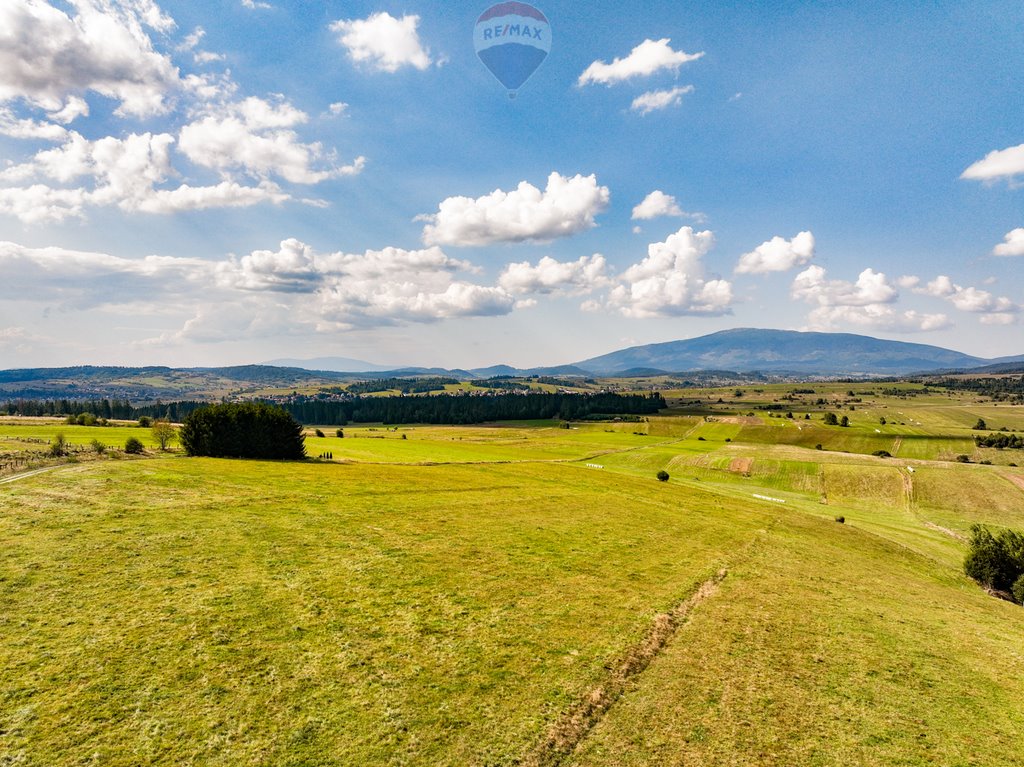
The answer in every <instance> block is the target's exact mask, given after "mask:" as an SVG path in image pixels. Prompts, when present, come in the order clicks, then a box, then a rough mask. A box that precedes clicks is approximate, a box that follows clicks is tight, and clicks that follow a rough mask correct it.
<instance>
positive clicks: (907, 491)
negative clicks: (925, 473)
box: [900, 471, 914, 510]
mask: <svg viewBox="0 0 1024 767" xmlns="http://www.w3.org/2000/svg"><path fill="white" fill-rule="evenodd" d="M900 477H902V478H903V494H904V495H905V496H906V499H907V509H908V510H911V509H913V507H914V478H913V477H912V476H910V473H909V472H906V471H901V472H900Z"/></svg>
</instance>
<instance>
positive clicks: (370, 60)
mask: <svg viewBox="0 0 1024 767" xmlns="http://www.w3.org/2000/svg"><path fill="white" fill-rule="evenodd" d="M419 23H420V17H419V16H408V15H407V16H402V18H400V19H398V18H395V17H394V16H392V15H391V14H390V13H387V12H386V11H382V12H378V13H374V14H371V15H370V16H369V17H368V18H365V19H341V20H339V21H335V22H334V23H333V24H331V31H332V32H336V33H337V35H338V41H339V42H340V43H341V45H343V46H344V47H345V48H346V49H347V50H348V55H349V57H350V58H351V59H352V60H353V61H355V62H356V63H358V64H366V65H368V66H370V67H372V68H373V69H377V70H379V71H382V72H397V71H398V70H399V69H401V68H402V67H407V66H409V67H415V68H416V69H420V70H423V69H427V68H428V67H430V65H431V64H432V63H433V61H432V60H431V58H430V51H429V50H427V49H426V48H424V46H423V44H422V43H421V42H420V36H419V33H418V32H417V27H418V26H419Z"/></svg>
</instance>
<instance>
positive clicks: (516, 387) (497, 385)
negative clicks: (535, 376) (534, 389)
mask: <svg viewBox="0 0 1024 767" xmlns="http://www.w3.org/2000/svg"><path fill="white" fill-rule="evenodd" d="M473 386H476V387H478V388H480V389H505V390H507V391H527V390H529V388H530V385H529V384H525V383H523V382H522V381H513V380H512V377H511V376H495V377H494V378H486V379H484V380H483V381H473Z"/></svg>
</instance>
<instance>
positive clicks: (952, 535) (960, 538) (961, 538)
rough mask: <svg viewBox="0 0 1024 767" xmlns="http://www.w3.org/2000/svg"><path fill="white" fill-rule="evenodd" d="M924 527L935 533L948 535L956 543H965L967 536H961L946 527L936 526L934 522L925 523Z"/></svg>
mask: <svg viewBox="0 0 1024 767" xmlns="http://www.w3.org/2000/svg"><path fill="white" fill-rule="evenodd" d="M924 526H925V527H928V528H931V529H932V530H936V531H938V532H940V533H942V534H943V535H948V536H949V537H950V538H955V539H956V540H958V541H963V542H966V541H967V536H966V535H961V534H960V533H958V532H957V531H956V530H950V529H949V528H948V527H943V526H942V525H937V524H935V523H934V522H925V523H924Z"/></svg>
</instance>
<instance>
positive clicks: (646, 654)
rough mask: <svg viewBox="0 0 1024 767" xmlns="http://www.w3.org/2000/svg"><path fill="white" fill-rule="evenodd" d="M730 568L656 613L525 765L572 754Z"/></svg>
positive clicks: (544, 764)
mask: <svg viewBox="0 0 1024 767" xmlns="http://www.w3.org/2000/svg"><path fill="white" fill-rule="evenodd" d="M727 574H728V571H727V570H725V569H722V570H719V571H718V573H717V574H716V575H715V576H713V577H712V578H709V579H708V580H706V581H704V583H702V584H701V585H700V587H699V588H698V589H697V590H696V591H695V592H694V593H693V595H692V596H690V598H689V599H687V600H686V601H685V602H681V603H679V604H678V605H676V606H675V607H674V608H673V609H672V610H671V611H670V612H667V613H661V614H659V615H657V616H655V618H654V621H653V623H652V624H651V627H650V628H649V629H648V630H647V635H646V636H645V637H644V638H643V639H642V640H641V641H640V643H639V644H637V645H636V646H634V647H633V649H632V650H630V652H629V653H628V655H627V656H626V658H625V660H623V661H622V662H621V663H620V664H619V665H618V667H616V668H615V669H613V670H612V671H611V673H610V674H609V677H608V679H606V680H605V682H604V684H602V685H601V686H599V687H595V688H594V689H593V690H591V691H590V692H589V693H587V694H586V695H585V696H584V697H583V699H582V700H581V701H579V702H578V703H577V704H576V705H575V706H573V708H572V709H570V710H569V711H568V712H566V713H565V714H564V715H563V716H562V718H561V719H559V720H558V721H557V722H555V724H554V725H553V726H552V727H551V729H550V730H548V733H547V735H546V736H545V738H544V740H543V741H542V742H541V743H540V745H539V746H538V747H537V748H536V749H535V750H534V752H533V753H532V754H530V755H529V756H528V757H527V758H526V759H524V760H523V762H522V764H523V765H525V767H555V765H559V764H561V763H562V762H563V761H564V760H565V759H566V757H568V756H570V755H571V754H572V752H573V751H575V750H576V747H577V746H578V745H579V744H580V742H581V741H582V740H583V739H584V738H585V737H586V736H587V733H589V732H590V731H591V730H592V729H593V728H594V727H595V726H596V725H597V723H598V722H600V721H601V718H602V717H603V716H604V715H605V714H606V713H607V711H608V709H610V708H611V707H612V704H614V703H615V701H617V700H618V699H619V698H620V697H622V693H623V692H624V691H625V689H626V685H627V683H628V682H629V680H630V679H632V678H633V677H635V676H636V675H637V674H640V673H641V672H642V671H643V670H644V669H646V668H647V667H648V666H649V665H650V664H651V661H653V660H654V658H655V657H656V656H657V655H658V654H659V653H660V652H661V651H662V649H663V648H664V647H665V645H666V644H667V643H668V641H669V640H670V639H671V638H672V636H673V635H674V634H675V633H676V631H677V630H678V629H679V627H680V626H681V625H682V624H683V622H684V621H685V620H686V617H687V615H689V614H690V611H691V610H693V608H695V607H696V606H697V605H699V604H700V603H701V602H703V601H704V600H705V599H707V598H708V597H710V596H712V595H714V593H715V592H716V591H718V586H719V584H721V582H722V581H723V580H725V576H726V575H727Z"/></svg>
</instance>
